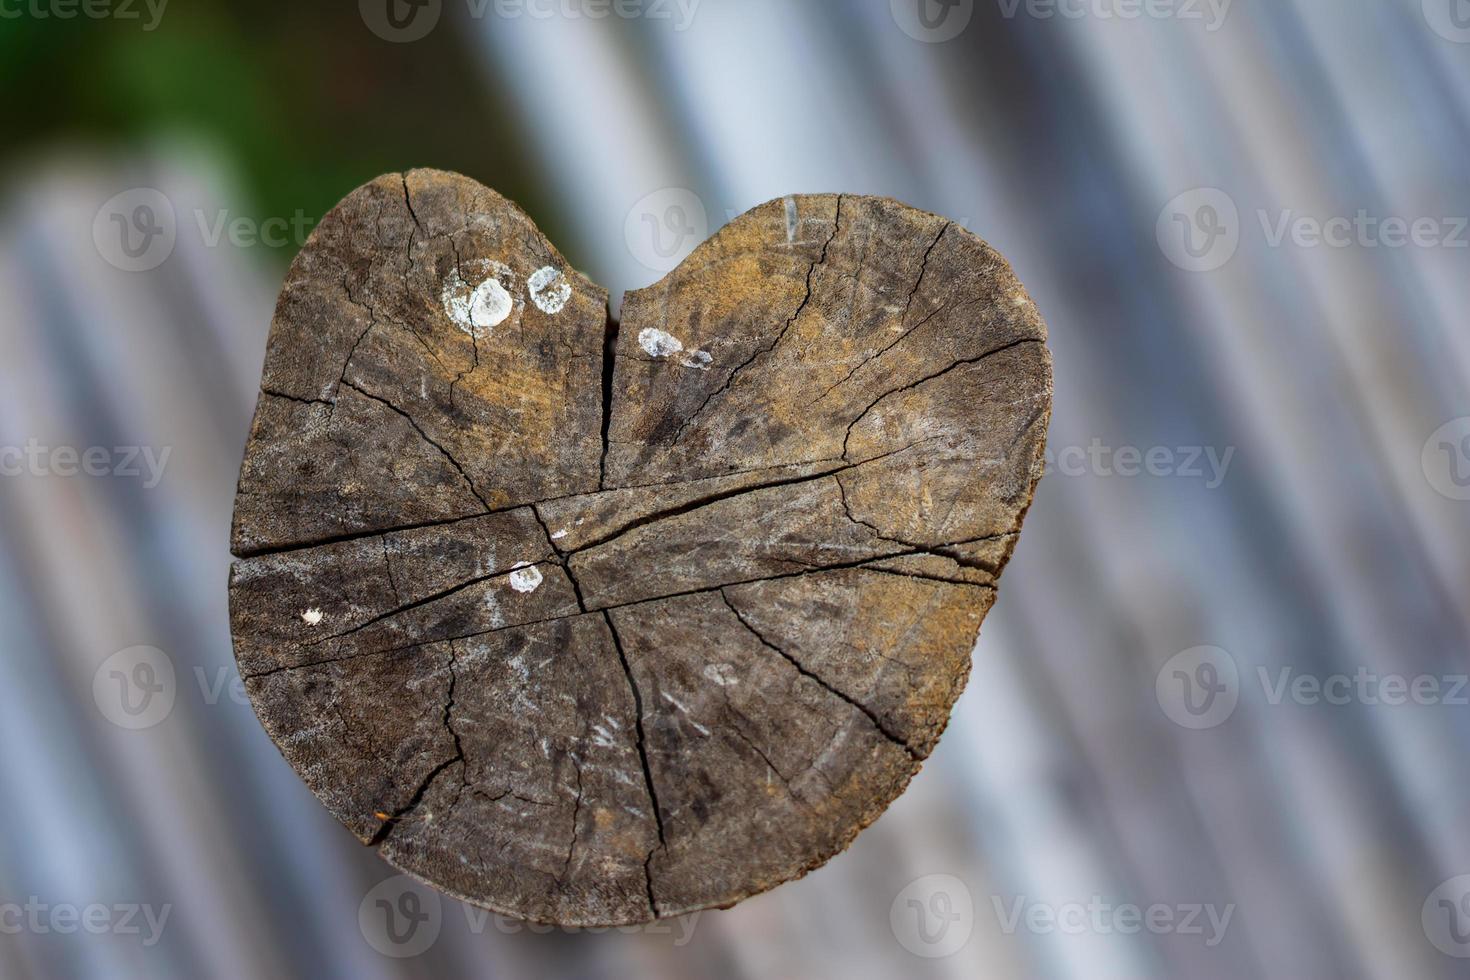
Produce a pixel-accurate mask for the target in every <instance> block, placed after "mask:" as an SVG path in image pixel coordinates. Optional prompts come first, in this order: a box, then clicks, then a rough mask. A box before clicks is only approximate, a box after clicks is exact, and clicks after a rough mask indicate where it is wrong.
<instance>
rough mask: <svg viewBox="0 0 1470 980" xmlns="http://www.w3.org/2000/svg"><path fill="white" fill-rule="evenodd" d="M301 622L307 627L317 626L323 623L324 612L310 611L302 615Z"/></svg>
mask: <svg viewBox="0 0 1470 980" xmlns="http://www.w3.org/2000/svg"><path fill="white" fill-rule="evenodd" d="M301 621H302V622H304V623H305V624H306V625H307V626H316V625H317V624H319V623H320V622H321V621H322V611H321V610H320V609H308V610H306V611H305V612H303V613H302V614H301Z"/></svg>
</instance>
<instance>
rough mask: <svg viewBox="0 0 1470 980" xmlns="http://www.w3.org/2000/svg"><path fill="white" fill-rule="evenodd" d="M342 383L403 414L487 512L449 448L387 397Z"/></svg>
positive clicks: (468, 477) (467, 475)
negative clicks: (453, 470) (457, 474)
mask: <svg viewBox="0 0 1470 980" xmlns="http://www.w3.org/2000/svg"><path fill="white" fill-rule="evenodd" d="M344 370H345V369H344ZM342 383H343V384H345V385H346V386H347V387H349V388H351V389H352V390H353V391H355V392H357V393H358V394H359V395H362V396H363V397H364V398H371V399H372V400H373V401H375V402H380V403H381V404H382V405H383V406H384V407H385V408H387V409H389V410H390V411H392V412H395V413H396V414H398V415H401V416H403V420H404V421H405V422H407V423H408V424H409V425H411V426H413V430H414V431H415V432H417V433H418V434H419V436H420V437H421V438H422V439H423V440H424V442H427V443H428V444H429V445H431V446H433V447H434V448H435V449H437V450H439V452H440V453H442V454H443V456H444V458H445V459H447V460H448V461H449V465H450V466H453V467H454V468H455V470H456V471H458V473H459V475H460V476H462V477H464V482H465V485H466V486H468V487H469V488H470V493H471V495H473V496H474V498H475V499H476V500H478V501H479V502H480V503H481V505H482V506H484V508H485V510H486V512H489V510H490V504H489V503H488V502H487V501H486V500H485V498H484V497H482V496H480V491H479V490H476V489H475V481H474V480H471V479H470V475H469V474H468V473H466V472H465V470H464V467H462V466H460V465H459V460H457V459H455V458H454V457H453V456H452V455H450V453H449V450H447V449H445V448H444V447H443V446H441V445H439V443H437V442H435V441H434V440H433V439H431V438H430V437H429V434H428V433H427V432H425V431H424V430H423V429H422V428H421V427H420V426H419V424H418V423H417V422H415V421H414V420H413V416H412V415H409V414H408V413H407V412H405V411H404V410H403V409H401V408H399V407H398V406H397V405H394V404H393V403H392V402H390V401H388V399H386V398H382V397H380V396H378V395H375V394H373V393H372V392H370V391H367V390H365V389H363V388H359V387H358V386H357V385H355V384H353V383H352V382H351V381H348V380H347V379H346V378H343V379H342Z"/></svg>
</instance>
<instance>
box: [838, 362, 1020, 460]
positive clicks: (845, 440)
mask: <svg viewBox="0 0 1470 980" xmlns="http://www.w3.org/2000/svg"><path fill="white" fill-rule="evenodd" d="M1045 343H1046V342H1045V341H1044V340H1040V339H1038V338H1036V337H1022V338H1021V339H1020V340H1012V341H1010V342H1009V343H1005V344H1001V345H1000V346H999V347H996V348H994V349H993V350H988V351H986V352H985V353H983V354H980V355H978V356H976V357H965V358H961V359H960V360H958V361H955V362H954V363H953V364H951V365H949V367H946V368H944V369H943V370H940V371H935V372H934V373H933V374H930V375H926V376H925V377H922V378H920V379H919V380H917V381H913V382H910V383H909V384H906V385H903V386H902V387H899V388H894V389H892V390H890V391H885V392H884V393H883V394H881V395H879V396H878V397H877V398H874V399H873V400H872V401H870V402H868V405H867V407H866V408H864V409H863V410H862V411H861V412H859V413H858V416H857V418H855V419H853V420H852V422H850V423H849V424H848V426H847V434H846V435H844V436H843V437H842V458H843V459H846V458H847V453H848V449H847V444H848V443H849V442H850V441H851V440H852V430H853V428H854V427H856V426H857V424H858V423H859V422H861V421H862V420H863V419H865V418H866V417H867V415H868V413H869V412H871V411H872V410H873V408H874V406H876V405H877V404H878V403H879V402H881V401H882V400H883V399H885V398H887V397H888V396H890V395H897V394H899V393H900V392H904V391H910V390H912V389H914V388H917V387H919V385H922V384H927V383H928V382H930V381H933V380H934V379H935V378H940V377H943V376H944V375H946V374H948V373H949V372H951V371H953V370H954V369H955V368H959V367H964V366H965V365H967V364H979V363H980V362H981V361H983V360H985V359H986V358H989V357H994V356H995V355H997V354H1003V353H1005V352H1006V351H1008V350H1012V349H1014V348H1016V347H1020V346H1022V345H1023V344H1042V345H1045Z"/></svg>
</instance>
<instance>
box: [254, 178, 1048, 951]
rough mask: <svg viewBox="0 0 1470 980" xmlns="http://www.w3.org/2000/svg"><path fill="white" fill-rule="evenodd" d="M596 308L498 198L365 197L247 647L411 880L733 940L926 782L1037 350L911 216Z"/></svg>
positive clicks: (584, 285)
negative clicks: (762, 898)
mask: <svg viewBox="0 0 1470 980" xmlns="http://www.w3.org/2000/svg"><path fill="white" fill-rule="evenodd" d="M607 310H608V306H607V294H606V292H605V291H603V290H602V289H600V288H599V287H598V286H596V285H595V284H594V283H592V282H590V281H589V280H587V279H586V278H585V277H583V276H582V275H580V274H579V273H577V272H576V271H575V270H573V269H572V268H571V267H570V266H569V265H568V264H567V262H566V260H565V259H563V258H562V256H561V255H560V254H559V253H558V252H557V251H556V249H555V248H553V247H552V246H551V245H550V244H549V243H548V242H547V241H546V239H545V238H544V237H543V236H542V235H541V233H540V232H539V231H538V230H537V229H536V227H535V225H534V224H532V222H531V220H530V219H529V218H528V217H527V216H526V215H525V214H524V213H522V212H521V211H520V210H519V209H518V208H516V207H515V206H514V205H513V204H511V203H510V202H509V201H507V200H505V199H504V198H502V197H500V196H499V195H498V194H496V193H495V192H493V191H491V190H489V189H488V188H485V187H483V186H481V185H479V184H477V183H475V182H474V181H472V180H469V179H467V178H465V177H461V176H458V175H454V174H449V173H442V172H437V171H426V170H419V171H413V172H410V173H408V174H406V175H396V174H395V175H393V176H388V177H382V178H379V179H378V180H375V181H373V182H372V183H370V184H367V185H365V186H363V187H361V188H359V189H358V190H356V191H354V192H353V193H352V194H351V195H349V196H348V197H347V199H346V200H344V201H343V202H342V203H341V204H340V205H338V207H337V208H336V209H334V210H333V211H332V213H331V214H330V215H328V216H327V218H326V219H325V220H324V221H323V222H322V223H321V225H320V227H319V228H318V229H317V230H316V231H315V233H314V234H313V235H312V237H311V240H310V241H309V242H308V243H307V245H306V247H305V249H304V250H303V251H302V252H301V254H300V255H299V256H298V257H297V259H296V260H295V263H294V264H293V265H292V267H291V270H290V273H289V275H288V277H287V280H286V284H285V287H284V289H283V291H282V293H281V297H280V301H279V305H278V307H277V310H276V316H275V320H274V323H273V325H272V328H271V334H270V342H269V345H268V350H267V353H266V361H265V370H264V379H263V382H262V386H261V395H260V400H259V404H258V407H257V411H256V416H255V421H254V425H253V427H252V429H251V434H250V441H249V445H248V447H247V449H246V455H245V463H244V467H243V470H242V473H241V477H240V487H239V495H238V498H237V501H236V509H235V522H234V529H233V535H232V547H233V551H234V553H235V554H236V556H237V557H238V558H239V559H240V560H239V561H238V562H237V563H236V564H235V566H234V569H233V573H232V575H231V580H230V600H231V623H232V629H233V632H234V639H235V651H236V656H237V659H238V661H239V666H240V671H241V675H242V677H243V678H244V680H245V685H246V689H247V690H248V692H249V695H250V698H251V701H252V703H253V705H254V707H255V710H256V713H257V714H258V715H259V717H260V719H261V722H262V723H263V724H264V726H265V728H266V730H267V731H268V732H269V733H270V735H271V737H272V738H273V739H274V740H275V742H276V744H277V745H278V746H279V747H280V750H281V752H282V753H283V754H284V756H285V757H286V759H287V760H288V761H289V762H290V763H291V765H292V766H293V767H294V768H295V769H296V771H297V772H298V773H299V774H300V775H301V777H302V779H304V780H305V781H306V783H307V784H308V785H309V786H310V787H311V789H312V791H313V792H315V793H316V795H317V796H318V797H319V798H320V799H321V801H322V803H323V804H324V805H325V806H326V807H327V808H328V809H329V810H330V811H331V812H332V813H333V814H334V815H335V816H336V817H337V818H338V819H339V820H341V821H342V822H343V823H344V824H346V825H347V826H348V827H349V828H350V829H351V830H352V832H353V833H354V834H356V835H357V837H358V838H359V839H360V840H361V841H363V842H364V843H365V844H369V845H372V846H375V847H377V848H378V849H379V851H380V853H381V854H382V855H383V857H385V858H386V859H387V860H388V861H389V862H391V863H392V864H394V865H395V866H397V867H398V868H400V869H402V870H404V871H406V872H408V873H410V874H413V875H415V876H417V877H419V878H421V879H423V880H424V881H427V882H429V883H431V884H432V885H434V886H436V887H438V888H440V889H442V890H443V891H445V892H447V893H449V894H452V895H455V896H458V897H461V898H463V899H466V900H468V901H471V902H474V903H476V904H479V905H482V906H485V907H488V908H491V909H494V910H496V911H500V912H504V913H508V914H511V915H515V916H519V917H522V918H526V919H532V920H537V921H542V922H550V923H557V924H562V925H567V926H604V925H622V924H631V923H638V922H645V921H649V920H651V919H654V918H658V917H664V916H671V915H678V914H682V913H686V912H690V911H694V910H698V909H705V908H712V907H726V906H729V905H732V904H733V903H735V902H738V901H740V900H741V899H743V898H746V897H748V896H750V895H755V894H757V893H759V892H762V891H765V890H766V889H769V888H772V887H774V886H775V885H778V884H780V883H782V882H784V881H788V880H790V879H792V878H795V877H798V876H800V875H802V874H804V873H806V872H807V871H810V870H811V869H813V868H816V867H818V866H819V865H821V864H822V863H824V862H825V861H827V860H828V859H830V858H831V857H832V856H833V855H835V854H837V853H839V852H840V851H842V850H843V849H844V848H845V847H846V846H847V845H848V844H849V843H850V842H851V841H852V840H853V838H854V837H855V836H856V835H857V833H858V832H859V831H860V830H861V829H862V828H863V827H865V826H867V825H868V824H869V823H871V822H872V821H873V820H874V819H875V818H876V817H877V816H878V815H879V814H880V813H882V811H883V810H884V808H885V807H886V806H887V805H888V804H889V803H890V802H891V801H892V800H893V799H894V798H895V797H896V796H897V795H898V794H899V793H900V792H901V791H902V790H903V788H904V787H905V786H906V785H907V783H908V781H909V779H910V778H911V777H912V776H913V775H914V773H915V772H916V771H917V770H918V768H919V766H920V764H921V763H922V761H923V760H924V759H925V758H926V757H927V756H928V755H929V753H930V752H931V751H932V750H933V749H934V746H935V744H936V742H937V741H938V739H939V736H940V733H941V732H942V731H943V730H944V727H945V724H946V723H947V721H948V718H949V712H950V708H951V707H952V705H953V704H954V701H955V698H956V697H957V696H958V695H959V693H960V691H961V689H962V688H963V686H964V684H965V680H966V678H967V677H968V674H969V669H970V650H971V647H972V645H973V644H974V641H975V637H976V635H977V632H978V630H979V627H980V623H981V621H982V619H983V618H984V617H985V614H986V613H987V612H988V611H989V609H990V607H991V605H992V603H993V602H994V600H995V589H996V583H997V580H998V579H999V577H1000V574H1001V570H1002V569H1003V568H1004V567H1005V565H1006V562H1007V561H1008V560H1009V558H1010V556H1011V553H1012V552H1013V550H1014V548H1015V545H1016V540H1017V535H1018V534H1019V533H1020V528H1021V522H1022V519H1023V517H1024V516H1025V513H1026V510H1027V507H1028V506H1029V504H1030V502H1031V498H1032V494H1033V492H1034V490H1035V487H1036V483H1037V480H1038V479H1039V477H1040V475H1041V468H1042V462H1041V460H1042V450H1043V444H1044V441H1045V434H1046V427H1047V422H1048V419H1049V416H1050V410H1051V393H1052V381H1051V360H1050V355H1049V354H1048V351H1047V348H1046V328H1045V326H1044V324H1043V323H1042V320H1041V317H1040V316H1039V315H1038V313H1037V310H1036V307H1035V306H1034V305H1033V303H1032V302H1031V300H1030V299H1029V298H1028V296H1027V295H1026V292H1025V291H1024V290H1023V289H1022V287H1021V285H1020V283H1019V282H1017V280H1016V278H1015V276H1014V275H1013V274H1012V272H1011V270H1010V267H1009V266H1008V265H1007V264H1006V262H1005V260H1004V259H1003V258H1002V257H1001V256H1000V255H999V254H998V253H996V252H995V251H994V250H993V249H991V248H990V247H989V246H987V245H986V244H985V243H984V242H982V241H981V240H980V239H978V238H976V237H975V236H974V235H972V234H970V233H969V232H967V231H966V230H964V229H963V228H961V227H959V226H957V225H955V224H953V223H951V222H948V221H945V220H944V219H942V218H939V217H935V216H934V215H931V214H927V213H924V212H921V211H917V210H915V209H913V208H910V207H907V206H905V205H903V204H899V203H897V202H895V201H891V200H886V199H878V198H872V197H860V196H851V195H818V196H796V197H788V198H785V199H783V200H778V201H773V202H771V203H769V204H766V205H763V206H761V207H758V208H756V209H755V210H753V211H750V212H748V213H746V214H744V215H742V216H740V217H739V218H737V219H735V220H734V221H733V222H731V223H730V224H729V225H728V226H727V227H725V228H724V229H723V230H721V231H720V232H719V233H718V234H716V235H715V236H714V237H713V238H711V239H710V240H709V241H707V242H705V243H704V244H703V245H701V246H700V247H699V248H698V249H697V250H696V251H695V252H694V253H693V254H692V255H691V256H690V257H689V258H688V259H687V260H686V261H685V262H684V263H683V264H682V265H681V266H680V267H679V268H678V269H676V270H675V271H674V272H673V273H671V274H670V275H669V276H668V277H667V278H665V279H664V280H663V281H661V282H659V283H657V284H655V285H653V286H650V287H649V288H647V289H643V290H639V291H637V292H634V293H631V294H629V295H628V297H627V299H626V302H625V304H624V307H623V317H622V322H621V325H619V324H618V323H615V322H613V321H612V320H611V318H610V317H609V316H608V312H607Z"/></svg>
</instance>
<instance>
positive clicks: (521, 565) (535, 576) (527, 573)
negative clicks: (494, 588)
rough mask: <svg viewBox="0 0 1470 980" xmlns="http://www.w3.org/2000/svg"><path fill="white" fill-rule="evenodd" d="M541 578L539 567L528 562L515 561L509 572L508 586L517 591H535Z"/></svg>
mask: <svg viewBox="0 0 1470 980" xmlns="http://www.w3.org/2000/svg"><path fill="white" fill-rule="evenodd" d="M541 578H542V576H541V569H539V568H537V567H536V566H535V565H532V564H530V563H529V562H524V561H522V562H517V563H516V566H515V568H514V569H512V571H511V573H510V587H511V588H512V589H515V590H516V591H517V592H535V591H536V589H537V587H538V586H540V585H541Z"/></svg>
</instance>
